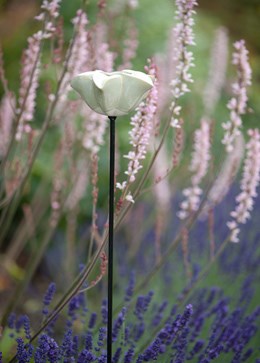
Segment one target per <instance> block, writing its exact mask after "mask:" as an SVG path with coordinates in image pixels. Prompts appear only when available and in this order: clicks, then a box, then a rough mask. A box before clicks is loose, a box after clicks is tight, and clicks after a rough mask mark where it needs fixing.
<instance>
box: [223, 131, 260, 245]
mask: <svg viewBox="0 0 260 363" xmlns="http://www.w3.org/2000/svg"><path fill="white" fill-rule="evenodd" d="M248 135H249V137H250V139H249V141H248V143H247V144H246V150H247V153H246V159H245V162H244V167H243V176H242V180H241V183H240V190H241V192H240V193H239V195H238V196H237V197H236V202H237V206H236V208H235V210H234V211H232V212H231V213H230V215H231V217H232V218H233V220H232V221H230V222H228V223H227V225H228V227H229V229H230V230H231V241H232V242H239V238H238V234H239V231H240V229H239V227H238V225H239V224H241V223H242V224H244V223H246V221H247V220H248V219H249V218H250V212H251V211H252V210H253V205H254V198H256V197H257V192H256V189H257V187H258V185H259V182H260V133H259V130H258V129H250V130H248Z"/></svg>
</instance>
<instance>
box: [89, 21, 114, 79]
mask: <svg viewBox="0 0 260 363" xmlns="http://www.w3.org/2000/svg"><path fill="white" fill-rule="evenodd" d="M93 30H95V32H92V34H91V37H92V39H91V41H92V58H93V59H92V63H93V64H92V69H91V70H93V69H102V70H103V71H106V72H112V71H113V65H114V60H115V56H116V55H115V53H113V52H111V51H110V49H109V44H108V42H107V41H106V38H107V26H106V25H105V24H104V23H101V22H99V23H98V24H96V26H95V28H94V29H93Z"/></svg>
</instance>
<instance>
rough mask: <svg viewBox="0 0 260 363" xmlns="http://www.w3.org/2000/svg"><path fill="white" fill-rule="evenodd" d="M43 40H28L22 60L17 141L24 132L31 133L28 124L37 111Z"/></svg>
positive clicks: (35, 38)
mask: <svg viewBox="0 0 260 363" xmlns="http://www.w3.org/2000/svg"><path fill="white" fill-rule="evenodd" d="M40 50H41V38H40V37H39V36H35V35H34V36H32V37H29V38H28V48H27V49H26V50H25V52H24V54H23V58H22V69H21V85H20V89H19V98H18V109H17V110H16V112H17V115H18V116H17V117H18V119H19V123H18V127H17V131H16V136H15V137H16V140H21V138H22V134H23V132H30V130H31V127H30V126H29V125H28V124H27V122H29V121H32V120H33V117H34V110H35V104H36V102H35V99H36V90H37V88H38V85H39V74H40Z"/></svg>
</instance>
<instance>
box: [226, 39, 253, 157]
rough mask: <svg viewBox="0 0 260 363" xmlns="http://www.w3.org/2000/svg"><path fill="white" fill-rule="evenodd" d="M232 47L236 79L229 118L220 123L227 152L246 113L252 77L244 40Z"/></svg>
mask: <svg viewBox="0 0 260 363" xmlns="http://www.w3.org/2000/svg"><path fill="white" fill-rule="evenodd" d="M234 48H235V51H234V53H233V59H232V63H233V64H234V65H235V66H236V67H237V81H236V82H235V83H233V85H232V91H233V94H234V96H233V97H232V98H231V100H230V101H229V103H228V105H227V106H228V108H229V109H230V120H229V121H227V122H225V123H223V124H222V127H223V129H224V130H225V135H224V138H223V140H222V143H223V144H224V145H225V146H226V151H227V152H231V151H233V150H234V140H235V138H236V137H237V136H238V135H240V133H241V131H240V130H241V127H242V119H241V116H242V115H243V114H245V113H246V107H247V100H248V97H247V88H248V86H250V85H251V77H252V71H251V68H250V65H249V62H248V50H247V49H246V47H245V41H244V40H240V41H238V42H235V43H234Z"/></svg>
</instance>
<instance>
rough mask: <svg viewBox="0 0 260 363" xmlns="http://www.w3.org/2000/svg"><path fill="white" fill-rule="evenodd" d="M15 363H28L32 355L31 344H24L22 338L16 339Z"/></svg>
mask: <svg viewBox="0 0 260 363" xmlns="http://www.w3.org/2000/svg"><path fill="white" fill-rule="evenodd" d="M16 341H17V361H18V363H29V362H30V360H31V358H32V354H33V347H32V345H31V344H26V345H25V344H24V341H23V339H22V338H17V339H16Z"/></svg>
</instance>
